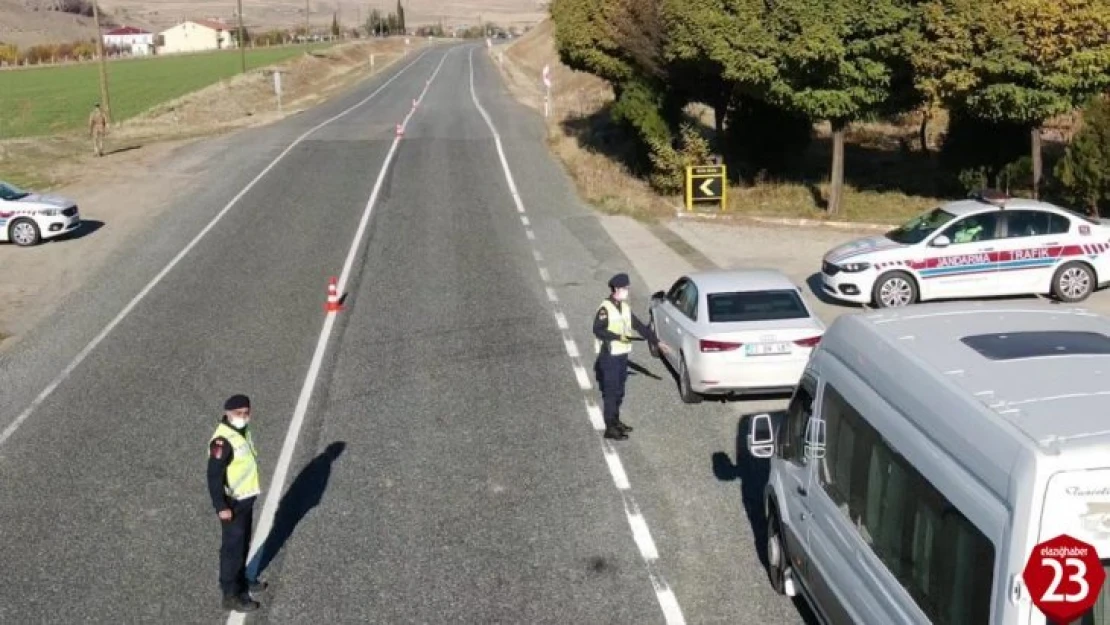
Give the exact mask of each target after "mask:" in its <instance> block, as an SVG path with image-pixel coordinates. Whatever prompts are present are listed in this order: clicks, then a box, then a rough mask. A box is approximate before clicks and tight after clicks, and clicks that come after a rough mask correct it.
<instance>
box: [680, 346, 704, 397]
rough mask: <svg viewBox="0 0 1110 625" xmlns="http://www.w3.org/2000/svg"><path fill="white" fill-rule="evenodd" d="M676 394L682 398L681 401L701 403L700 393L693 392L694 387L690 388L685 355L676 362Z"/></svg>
mask: <svg viewBox="0 0 1110 625" xmlns="http://www.w3.org/2000/svg"><path fill="white" fill-rule="evenodd" d="M678 395H679V397H681V398H682V401H683V403H687V404H700V403H701V399H702V397H701V395H699V394H697V393H695V392H694V389H692V388H690V371H689V370H688V369H687V368H686V357H685V356H683V357H682V358H681V359H680V360H679V362H678Z"/></svg>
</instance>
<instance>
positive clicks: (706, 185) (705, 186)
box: [698, 178, 716, 197]
mask: <svg viewBox="0 0 1110 625" xmlns="http://www.w3.org/2000/svg"><path fill="white" fill-rule="evenodd" d="M714 180H716V178H706V179H705V182H703V183H701V185H700V186H699V187H698V188H699V189H701V192H702V193H704V194H705V195H708V196H710V197H712V196H713V189H712V187H713V181H714Z"/></svg>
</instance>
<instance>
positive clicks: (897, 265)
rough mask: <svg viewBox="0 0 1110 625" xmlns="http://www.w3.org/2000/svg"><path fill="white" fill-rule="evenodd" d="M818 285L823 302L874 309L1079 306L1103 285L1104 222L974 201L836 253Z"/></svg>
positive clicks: (1022, 203) (1032, 206) (988, 198)
mask: <svg viewBox="0 0 1110 625" xmlns="http://www.w3.org/2000/svg"><path fill="white" fill-rule="evenodd" d="M821 278H822V288H823V289H824V291H825V293H827V294H828V295H829V296H831V297H833V298H836V299H839V300H842V301H847V302H854V303H858V304H870V305H873V306H875V307H878V308H894V307H901V306H907V305H909V304H912V303H914V302H919V301H925V300H938V299H956V298H968V297H993V296H1013V295H1027V294H1045V295H1051V296H1053V297H1055V298H1056V299H1058V300H1060V301H1064V302H1078V301H1082V300H1084V299H1086V298H1087V297H1088V296H1090V294H1091V293H1093V292H1094V291H1095V289H1097V288H1098V287H1099V286H1101V285H1103V284H1106V283H1107V282H1110V220H1097V219H1091V218H1089V217H1086V216H1084V215H1082V214H1080V213H1077V212H1075V211H1072V210H1069V209H1066V208H1061V207H1059V206H1056V205H1054V204H1050V203H1047V202H1041V201H1037V200H1031V199H1023V198H1010V197H1006V196H1003V195H998V194H991V193H976V194H972V196H971V197H969V198H968V199H965V200H958V201H954V202H949V203H947V204H943V205H941V206H939V207H937V208H934V209H933V210H931V211H928V212H926V213H923V214H921V215H918V216H917V217H915V218H914V219H912V220H910V221H909V222H907V223H905V224H903V225H902V226H899V227H898V228H895V229H894V230H891V231H890V232H887V233H886V234H883V235H879V236H872V237H866V238H862V239H857V240H854V241H850V242H848V243H846V244H844V245H840V246H838V247H835V248H833V249H832V250H830V251H829V252H828V253H827V254H825V257H824V259H823V260H822V263H821Z"/></svg>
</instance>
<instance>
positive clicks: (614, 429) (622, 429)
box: [604, 421, 632, 441]
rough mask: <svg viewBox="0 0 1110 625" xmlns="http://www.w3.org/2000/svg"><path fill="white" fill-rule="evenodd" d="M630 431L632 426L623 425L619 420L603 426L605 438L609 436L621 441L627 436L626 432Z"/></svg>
mask: <svg viewBox="0 0 1110 625" xmlns="http://www.w3.org/2000/svg"><path fill="white" fill-rule="evenodd" d="M631 431H632V426H631V425H625V424H623V423H621V422H620V421H617V423H616V425H610V426H608V427H606V428H605V435H604V436H605V438H611V439H613V440H618V441H623V440H624V439H626V438H628V432H631Z"/></svg>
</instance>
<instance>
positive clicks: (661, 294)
mask: <svg viewBox="0 0 1110 625" xmlns="http://www.w3.org/2000/svg"><path fill="white" fill-rule="evenodd" d="M666 298H667V294H666V293H664V292H663V291H656V292H654V293H652V294H651V299H653V300H657V299H666Z"/></svg>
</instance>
